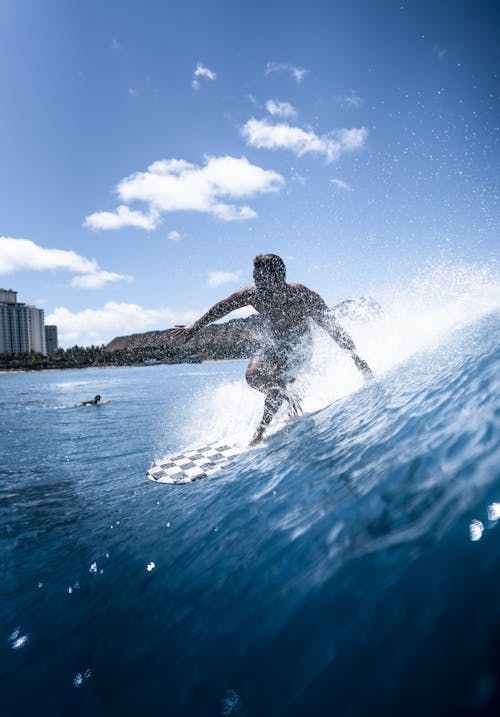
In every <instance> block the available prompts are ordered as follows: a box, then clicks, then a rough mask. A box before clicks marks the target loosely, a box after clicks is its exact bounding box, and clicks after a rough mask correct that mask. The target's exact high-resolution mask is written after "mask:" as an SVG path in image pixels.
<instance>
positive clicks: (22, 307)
mask: <svg viewBox="0 0 500 717" xmlns="http://www.w3.org/2000/svg"><path fill="white" fill-rule="evenodd" d="M27 351H37V352H38V353H41V354H44V355H47V347H46V342H45V326H44V314H43V309H37V308H36V307H35V306H30V305H29V304H19V303H18V302H17V291H12V289H0V353H7V354H11V355H14V354H18V353H24V352H27Z"/></svg>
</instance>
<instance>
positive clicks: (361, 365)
mask: <svg viewBox="0 0 500 717" xmlns="http://www.w3.org/2000/svg"><path fill="white" fill-rule="evenodd" d="M352 358H353V360H354V363H355V365H356V368H358V369H359V370H360V371H361V373H362V374H363V376H364V377H365V380H367V381H369V380H370V379H372V378H373V371H372V370H371V368H370V367H369V366H368V364H367V363H366V361H363V359H361V358H359V356H356V354H354V355H353V357H352Z"/></svg>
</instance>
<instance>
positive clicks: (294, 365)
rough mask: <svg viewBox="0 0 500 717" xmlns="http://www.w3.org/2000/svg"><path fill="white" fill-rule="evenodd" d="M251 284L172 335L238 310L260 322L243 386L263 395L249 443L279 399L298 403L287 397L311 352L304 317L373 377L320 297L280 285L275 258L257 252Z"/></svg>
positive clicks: (282, 272) (186, 334) (281, 271)
mask: <svg viewBox="0 0 500 717" xmlns="http://www.w3.org/2000/svg"><path fill="white" fill-rule="evenodd" d="M253 278H254V282H255V283H254V284H253V285H252V286H249V287H247V288H245V289H242V290H241V291H237V292H235V293H234V294H231V296H228V297H227V298H226V299H222V301H219V302H218V303H217V304H215V305H214V306H212V308H211V309H209V310H208V311H207V312H206V313H205V314H203V316H202V317H201V318H199V319H198V320H197V321H195V322H194V324H191V326H176V329H175V332H174V336H175V337H179V338H181V337H182V338H184V339H186V340H189V339H191V338H192V337H193V336H194V334H195V333H196V332H197V331H199V330H200V329H201V328H203V327H204V326H206V325H207V324H210V323H212V322H213V321H217V320H218V319H221V318H222V317H223V316H226V315H227V314H229V313H230V312H231V311H235V310H236V309H241V308H243V307H244V306H252V307H253V308H254V309H255V310H256V311H257V312H258V313H259V314H260V315H261V316H262V317H263V319H264V322H265V325H266V326H267V329H268V331H267V336H264V337H263V341H262V345H261V349H260V351H259V352H258V354H257V355H256V356H254V357H253V358H252V359H251V360H250V363H249V364H248V368H247V371H246V380H247V383H248V384H249V385H250V386H251V387H252V388H255V389H256V390H257V391H260V392H261V393H264V394H265V396H266V399H265V402H264V413H263V415H262V419H261V421H260V423H259V425H258V426H257V429H256V431H255V433H254V435H253V438H252V440H251V442H250V445H251V446H254V445H256V444H257V443H259V442H260V440H261V439H262V436H263V435H264V432H265V430H266V428H267V427H268V426H269V424H270V423H271V421H272V419H273V418H274V416H275V415H276V413H277V412H278V410H279V408H280V406H281V405H282V404H283V402H284V401H285V400H287V401H288V402H289V403H290V406H291V408H292V410H294V411H295V412H296V413H297V411H298V408H299V406H298V404H297V402H296V401H295V400H294V399H293V397H292V396H291V395H290V393H289V386H290V384H292V383H293V382H294V381H295V379H296V377H297V374H298V372H299V371H300V369H301V368H302V367H304V365H305V364H306V362H307V361H308V360H309V358H310V356H311V351H312V340H311V338H312V337H311V329H310V325H309V319H313V320H314V321H315V322H316V323H317V324H318V325H319V326H321V328H322V329H324V330H325V331H327V332H328V334H329V335H330V336H331V337H332V339H333V340H334V341H336V342H337V344H338V345H339V346H340V347H341V348H343V349H345V350H346V351H348V352H349V353H350V354H351V357H352V359H353V361H354V363H355V365H356V367H357V368H358V369H359V370H360V371H361V372H362V374H363V375H364V376H365V378H372V377H373V374H372V371H371V369H370V367H369V366H368V364H367V363H366V362H365V361H363V359H361V358H360V357H359V356H358V355H357V353H356V347H355V345H354V342H353V341H352V339H351V337H350V336H349V335H348V334H347V332H346V331H344V329H343V328H342V327H341V326H340V325H339V323H338V322H337V321H336V319H335V317H334V316H333V315H332V313H331V312H330V310H329V309H328V306H327V305H326V304H325V302H324V301H323V299H322V298H321V297H320V296H319V294H316V292H314V291H311V289H308V288H307V287H306V286H303V285H302V284H288V283H287V282H286V268H285V264H284V262H283V259H282V258H281V257H279V256H278V255H277V254H258V255H257V256H256V257H255V259H254V270H253Z"/></svg>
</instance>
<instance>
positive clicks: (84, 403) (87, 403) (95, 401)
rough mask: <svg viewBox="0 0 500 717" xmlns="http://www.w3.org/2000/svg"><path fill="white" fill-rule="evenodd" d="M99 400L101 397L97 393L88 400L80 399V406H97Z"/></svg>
mask: <svg viewBox="0 0 500 717" xmlns="http://www.w3.org/2000/svg"><path fill="white" fill-rule="evenodd" d="M100 400H101V397H100V396H99V394H97V395H96V396H94V398H93V399H92V400H90V401H82V402H81V403H80V406H97V404H98V403H99V401H100Z"/></svg>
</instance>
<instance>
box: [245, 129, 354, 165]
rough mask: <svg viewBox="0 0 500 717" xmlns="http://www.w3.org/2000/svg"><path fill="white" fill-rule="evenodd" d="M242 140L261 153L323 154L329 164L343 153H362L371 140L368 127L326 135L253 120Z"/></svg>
mask: <svg viewBox="0 0 500 717" xmlns="http://www.w3.org/2000/svg"><path fill="white" fill-rule="evenodd" d="M241 133H242V135H243V137H244V138H245V139H246V141H247V143H248V144H250V145H252V147H257V148H258V149H288V150H290V151H291V152H293V153H294V154H296V155H297V156H298V157H302V156H303V155H305V154H322V155H324V156H325V157H326V160H327V161H328V162H332V161H333V160H335V159H338V158H339V157H340V155H341V154H343V153H344V152H352V151H354V150H356V149H360V148H361V147H362V146H363V145H364V143H365V141H366V138H367V137H368V130H367V129H366V127H359V128H353V129H339V130H335V131H333V132H330V133H329V134H327V135H317V134H315V133H314V132H313V131H312V130H305V129H302V128H301V127H292V126H290V125H288V124H269V122H267V120H256V119H254V118H252V119H250V120H249V121H248V122H247V123H246V124H245V125H244V126H243V127H242V129H241Z"/></svg>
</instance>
